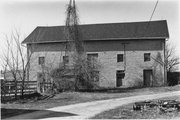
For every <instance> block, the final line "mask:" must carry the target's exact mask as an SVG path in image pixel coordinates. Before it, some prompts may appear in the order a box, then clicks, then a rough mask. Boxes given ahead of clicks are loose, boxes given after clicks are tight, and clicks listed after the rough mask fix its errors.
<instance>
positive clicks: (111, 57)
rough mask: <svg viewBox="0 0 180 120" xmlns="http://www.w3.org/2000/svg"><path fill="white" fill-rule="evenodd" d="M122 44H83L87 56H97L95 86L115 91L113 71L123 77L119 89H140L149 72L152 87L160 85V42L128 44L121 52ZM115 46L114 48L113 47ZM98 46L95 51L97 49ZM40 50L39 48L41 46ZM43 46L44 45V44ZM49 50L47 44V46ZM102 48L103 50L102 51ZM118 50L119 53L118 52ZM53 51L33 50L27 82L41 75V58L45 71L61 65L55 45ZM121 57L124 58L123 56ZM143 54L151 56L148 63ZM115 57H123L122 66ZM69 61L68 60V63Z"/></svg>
mask: <svg viewBox="0 0 180 120" xmlns="http://www.w3.org/2000/svg"><path fill="white" fill-rule="evenodd" d="M123 42H124V41H113V42H111V43H112V44H111V43H110V42H109V41H108V42H107V43H106V42H105V41H102V44H100V43H97V44H95V43H94V44H92V43H86V46H85V48H86V52H87V53H98V61H99V63H100V66H101V67H100V81H99V85H100V86H103V87H116V71H117V70H125V77H124V79H123V81H122V87H133V86H142V85H143V70H145V69H152V70H153V82H152V84H153V86H160V85H163V84H164V79H165V78H164V64H163V61H164V51H163V49H164V48H163V46H164V41H163V40H144V41H143V40H141V41H140V40H139V41H137V42H136V41H135V40H130V41H128V44H126V47H125V49H124V47H123V44H122V43H123ZM115 43H116V44H115ZM97 45H99V49H98V47H97ZM41 46H43V45H42V44H41ZM46 46H47V44H46ZM49 46H51V44H49ZM104 46H106V47H104ZM118 46H119V49H118ZM53 47H54V49H53V48H51V47H49V49H51V50H48V49H47V50H45V49H44V48H43V50H41V47H39V48H38V50H36V51H35V52H34V53H33V55H32V58H31V64H30V66H31V67H30V68H31V69H30V76H29V79H30V80H37V73H38V72H41V71H42V69H41V66H40V65H38V57H40V56H44V57H45V64H46V66H48V67H49V68H52V69H53V68H56V67H58V66H59V64H60V63H61V62H62V58H63V56H64V55H65V52H64V51H59V50H57V49H60V48H58V45H57V47H55V45H53ZM124 53H125V54H124ZM144 53H151V61H147V62H144ZM117 54H124V55H125V60H126V65H125V64H124V62H117ZM70 61H71V60H70Z"/></svg>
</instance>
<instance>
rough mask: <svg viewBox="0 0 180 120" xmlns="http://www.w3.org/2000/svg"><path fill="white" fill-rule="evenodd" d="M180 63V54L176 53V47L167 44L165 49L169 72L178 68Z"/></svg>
mask: <svg viewBox="0 0 180 120" xmlns="http://www.w3.org/2000/svg"><path fill="white" fill-rule="evenodd" d="M179 64H180V58H179V56H176V55H175V47H173V46H170V44H166V49H165V65H166V70H167V72H173V71H175V70H177V69H178V65H179Z"/></svg>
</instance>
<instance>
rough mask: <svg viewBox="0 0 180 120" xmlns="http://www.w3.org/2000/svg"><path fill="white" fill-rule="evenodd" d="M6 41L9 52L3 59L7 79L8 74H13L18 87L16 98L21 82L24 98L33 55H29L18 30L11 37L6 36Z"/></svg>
mask: <svg viewBox="0 0 180 120" xmlns="http://www.w3.org/2000/svg"><path fill="white" fill-rule="evenodd" d="M5 40H6V43H7V44H6V48H7V50H6V52H4V55H3V57H2V61H3V64H2V65H3V68H4V75H5V79H6V73H7V72H9V73H11V75H12V77H13V81H14V82H15V87H16V88H15V97H17V90H18V89H19V88H17V86H18V85H17V82H18V81H20V83H21V85H20V86H21V88H20V89H21V96H22V98H23V96H24V89H25V80H26V78H27V72H28V70H29V62H30V57H31V54H27V52H26V46H23V45H22V44H21V40H23V37H22V35H21V34H20V32H19V31H18V30H17V29H15V30H14V31H13V32H12V33H11V35H10V36H7V35H6V36H5Z"/></svg>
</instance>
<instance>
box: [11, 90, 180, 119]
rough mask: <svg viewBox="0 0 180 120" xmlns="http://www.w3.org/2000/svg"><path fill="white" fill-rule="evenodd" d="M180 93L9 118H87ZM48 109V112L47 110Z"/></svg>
mask: <svg viewBox="0 0 180 120" xmlns="http://www.w3.org/2000/svg"><path fill="white" fill-rule="evenodd" d="M177 95H180V91H175V92H166V93H157V94H151V95H138V96H132V97H125V98H116V99H109V100H99V101H93V102H86V103H79V104H74V105H67V106H60V107H55V108H50V109H47V110H46V112H42V111H38V112H33V113H29V114H24V115H19V116H15V117H12V118H8V119H33V118H36V119H41V118H42V119H44V120H45V119H48V120H56V119H86V118H91V117H93V116H94V115H96V114H98V113H101V112H103V111H106V110H109V109H114V108H116V107H119V106H121V105H125V104H129V103H133V102H137V101H141V100H149V99H158V98H162V97H172V96H177ZM47 111H48V112H47ZM35 116H36V117H35Z"/></svg>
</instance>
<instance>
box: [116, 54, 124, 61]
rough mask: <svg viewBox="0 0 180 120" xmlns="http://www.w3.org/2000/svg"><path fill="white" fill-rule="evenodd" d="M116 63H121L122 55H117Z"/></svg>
mask: <svg viewBox="0 0 180 120" xmlns="http://www.w3.org/2000/svg"><path fill="white" fill-rule="evenodd" d="M117 62H123V54H118V55H117Z"/></svg>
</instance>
